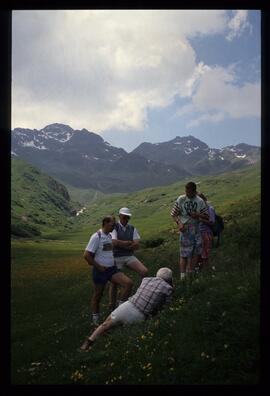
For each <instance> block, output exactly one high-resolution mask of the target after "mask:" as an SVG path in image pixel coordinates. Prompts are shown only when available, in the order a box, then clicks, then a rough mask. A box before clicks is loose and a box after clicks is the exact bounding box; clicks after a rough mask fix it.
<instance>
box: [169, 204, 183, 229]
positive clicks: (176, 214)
mask: <svg viewBox="0 0 270 396" xmlns="http://www.w3.org/2000/svg"><path fill="white" fill-rule="evenodd" d="M180 214H181V210H180V207H179V204H178V202H177V201H176V202H175V204H174V207H173V208H172V210H171V217H172V219H173V221H174V222H175V223H176V224H177V225H178V228H179V231H182V230H183V229H184V224H183V223H182V222H181V220H180V218H179V215H180Z"/></svg>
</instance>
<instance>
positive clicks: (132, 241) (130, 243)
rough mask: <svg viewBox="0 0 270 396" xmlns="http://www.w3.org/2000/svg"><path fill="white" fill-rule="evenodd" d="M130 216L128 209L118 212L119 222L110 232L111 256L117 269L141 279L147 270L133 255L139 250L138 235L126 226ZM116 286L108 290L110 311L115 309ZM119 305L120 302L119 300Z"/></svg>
mask: <svg viewBox="0 0 270 396" xmlns="http://www.w3.org/2000/svg"><path fill="white" fill-rule="evenodd" d="M131 216H132V214H131V211H130V210H129V208H121V209H120V210H119V222H117V223H116V224H115V227H114V230H113V231H112V232H111V235H112V243H113V255H114V260H115V264H116V266H117V268H118V269H119V270H122V269H123V267H128V268H130V269H132V270H133V271H135V272H137V273H138V274H139V275H140V276H141V277H142V278H144V277H145V276H147V275H148V269H147V268H146V267H145V266H144V264H143V263H142V262H141V261H140V260H138V259H137V257H135V255H134V250H137V249H138V248H139V242H140V235H139V233H138V231H137V229H136V228H135V227H134V226H133V225H131V224H128V222H129V220H130V218H131ZM116 300H117V284H116V283H111V284H110V288H109V306H110V308H111V309H114V308H115V307H116ZM119 303H120V304H121V303H122V301H121V300H120V301H119Z"/></svg>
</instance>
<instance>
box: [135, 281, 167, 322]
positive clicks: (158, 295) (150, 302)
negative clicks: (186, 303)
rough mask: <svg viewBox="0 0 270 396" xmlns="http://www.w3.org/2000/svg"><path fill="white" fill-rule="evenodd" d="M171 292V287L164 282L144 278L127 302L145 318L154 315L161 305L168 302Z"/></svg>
mask: <svg viewBox="0 0 270 396" xmlns="http://www.w3.org/2000/svg"><path fill="white" fill-rule="evenodd" d="M172 292H173V288H172V286H171V285H170V284H169V283H167V282H166V281H165V280H163V279H161V278H158V277H151V278H150V277H146V278H143V280H142V283H141V285H140V287H139V288H138V290H137V292H136V293H135V294H134V295H133V296H132V297H130V298H129V301H130V302H131V303H132V304H134V305H135V307H136V308H137V309H138V310H139V311H140V312H142V313H143V314H144V315H145V316H149V315H153V314H155V313H156V312H157V311H158V310H159V309H160V308H161V307H162V305H163V304H165V303H168V302H170V300H171V294H172Z"/></svg>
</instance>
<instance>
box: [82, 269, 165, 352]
mask: <svg viewBox="0 0 270 396" xmlns="http://www.w3.org/2000/svg"><path fill="white" fill-rule="evenodd" d="M172 293H173V280H172V270H171V269H170V268H167V267H163V268H160V269H159V270H158V271H157V274H156V276H155V277H146V278H143V280H142V282H141V285H140V286H139V288H138V289H137V292H136V293H135V294H134V295H133V296H132V297H130V298H129V300H128V301H126V302H124V303H123V304H121V305H119V306H118V307H117V308H116V309H115V310H114V311H113V312H111V314H110V315H109V316H108V317H107V319H106V320H105V321H104V322H103V323H102V324H101V325H100V326H99V327H97V328H96V329H95V330H94V332H93V333H92V334H91V335H90V336H88V337H87V338H86V339H85V341H84V342H83V344H82V345H81V347H80V348H79V351H80V352H88V351H89V350H90V349H91V347H92V345H93V343H94V341H95V340H96V339H97V338H98V337H100V336H101V335H102V334H104V333H105V332H107V331H108V330H110V329H111V328H112V327H113V326H116V325H120V324H132V323H136V322H141V321H143V320H146V319H147V318H149V317H152V316H153V315H155V314H156V313H157V312H158V311H159V310H160V309H161V308H162V307H163V306H164V304H166V303H169V302H170V301H171V296H172Z"/></svg>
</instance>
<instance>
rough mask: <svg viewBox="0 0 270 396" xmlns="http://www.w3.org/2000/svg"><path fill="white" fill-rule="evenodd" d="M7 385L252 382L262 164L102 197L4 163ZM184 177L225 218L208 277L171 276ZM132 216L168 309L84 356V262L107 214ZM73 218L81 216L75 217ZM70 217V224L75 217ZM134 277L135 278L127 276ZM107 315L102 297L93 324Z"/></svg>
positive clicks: (87, 286) (87, 283)
mask: <svg viewBox="0 0 270 396" xmlns="http://www.w3.org/2000/svg"><path fill="white" fill-rule="evenodd" d="M12 161H13V162H12V194H11V199H12V240H11V246H12V249H11V380H12V384H16V385H18V384H83V385H101V384H102V385H106V384H107V385H114V384H120V385H121V384H132V385H135V384H138V385H140V384H142V385H145V384H155V385H159V384H160V385H164V384H165V385H171V384H174V385H175V384H178V385H205V384H210V385H223V384H226V385H231V384H240V385H250V384H258V383H259V377H260V371H259V367H260V364H259V363H260V349H259V345H260V216H261V213H260V205H261V172H260V163H259V162H257V163H256V164H252V165H248V166H245V167H243V168H241V169H236V170H232V171H230V172H226V173H221V174H218V175H207V176H193V177H192V178H191V177H188V178H185V179H182V180H181V181H179V182H176V183H174V184H169V185H166V186H162V187H161V186H157V187H151V188H146V189H143V190H139V191H133V192H129V193H109V194H104V193H102V192H99V191H95V190H90V189H89V190H87V189H81V188H76V187H74V186H73V187H71V186H69V185H67V184H66V185H62V184H60V183H61V182H60V183H59V184H58V181H55V180H54V179H52V178H51V177H49V176H47V175H45V174H44V173H42V172H41V171H38V170H36V169H35V168H34V167H32V166H31V167H30V166H29V165H28V164H27V163H24V162H23V161H20V162H16V161H17V160H16V159H13V160H12ZM190 179H192V180H193V181H194V182H195V183H196V184H197V186H198V190H200V191H202V192H203V193H204V194H205V195H206V196H207V198H208V200H209V201H210V202H211V204H212V205H213V206H214V208H215V210H216V212H217V213H218V214H220V215H221V216H222V217H223V219H224V224H225V228H224V231H223V232H222V235H221V243H220V245H219V246H218V247H217V246H216V244H215V243H214V247H213V249H212V251H211V256H210V262H211V267H212V269H211V270H209V271H202V272H199V273H198V274H195V275H194V277H192V278H190V279H186V280H184V281H180V279H179V233H178V231H177V229H176V225H175V223H173V221H172V219H171V216H170V210H171V208H172V206H173V204H174V202H175V200H176V198H177V197H178V196H179V195H180V194H183V193H184V191H185V184H186V183H187V181H189V180H190ZM123 206H127V207H129V208H130V209H131V211H132V215H133V216H132V220H131V223H132V224H134V225H135V226H136V228H137V229H138V230H139V233H140V236H141V242H140V248H139V250H138V251H137V252H136V255H137V257H138V258H139V259H140V260H141V261H142V262H143V263H145V265H146V266H147V267H148V268H149V276H154V275H155V274H156V271H157V269H158V268H160V267H161V266H162V267H163V266H165V267H169V268H171V269H172V270H173V276H174V285H175V291H174V294H173V299H172V302H171V303H170V304H169V305H168V306H166V307H165V308H164V309H163V310H162V311H161V312H160V313H159V314H158V315H156V316H154V317H153V318H151V319H148V320H146V321H145V322H142V323H137V324H134V325H130V326H123V327H118V328H115V329H113V330H112V331H110V332H109V333H108V334H107V335H106V336H104V337H101V338H100V339H98V340H97V342H96V343H95V345H94V346H93V349H92V350H91V351H89V352H88V353H81V352H78V347H79V346H80V344H81V343H82V341H83V339H84V338H85V336H86V335H87V334H89V331H90V330H91V328H92V327H93V325H92V323H91V312H90V305H89V303H90V298H91V295H92V291H93V289H92V279H91V268H89V265H88V264H87V262H86V261H85V260H84V258H83V252H84V249H85V246H86V244H87V242H88V240H89V237H90V235H91V234H92V233H93V232H95V231H97V230H98V229H99V228H100V226H101V219H102V217H104V216H105V215H107V214H115V216H116V217H117V215H118V210H119V208H121V207H123ZM78 212H80V213H79V214H78ZM76 213H77V216H76ZM125 271H126V273H127V275H128V276H129V277H130V278H131V279H132V280H133V282H134V286H133V290H132V294H133V293H134V292H135V290H136V289H137V287H138V285H139V283H140V277H139V276H138V275H137V274H136V273H134V272H132V271H130V270H128V269H126V270H125ZM108 313H109V308H108V290H107V289H106V290H105V293H104V296H103V299H102V301H101V315H102V318H101V319H105V318H106V317H107V315H108Z"/></svg>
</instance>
